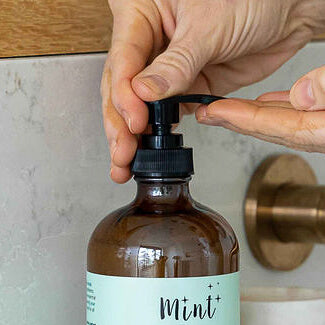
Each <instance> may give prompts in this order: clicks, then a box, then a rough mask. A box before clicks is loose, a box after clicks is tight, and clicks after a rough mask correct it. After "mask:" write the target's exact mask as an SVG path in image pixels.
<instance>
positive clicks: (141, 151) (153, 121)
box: [131, 95, 224, 178]
mask: <svg viewBox="0 0 325 325" xmlns="http://www.w3.org/2000/svg"><path fill="white" fill-rule="evenodd" d="M220 99H224V97H219V96H211V95H185V96H173V97H169V98H165V99H161V100H157V101H154V102H147V103H146V104H147V106H148V109H149V124H150V125H151V126H152V133H151V134H143V135H141V138H140V146H139V148H138V150H137V152H136V155H135V158H134V160H133V162H132V166H131V171H132V173H133V174H134V175H135V176H137V177H148V178H175V177H188V176H190V175H192V174H193V173H194V168H193V150H192V148H186V147H183V136H182V134H178V133H172V132H171V129H172V124H176V123H178V122H179V104H180V103H201V104H206V105H208V104H210V103H212V102H214V101H216V100H220Z"/></svg>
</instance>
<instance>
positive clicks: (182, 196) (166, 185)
mask: <svg viewBox="0 0 325 325" xmlns="http://www.w3.org/2000/svg"><path fill="white" fill-rule="evenodd" d="M190 179H191V178H190V177H188V178H162V179H150V178H142V177H136V178H135V181H136V182H137V195H136V198H135V203H136V204H137V205H138V206H139V207H140V208H142V209H144V210H147V211H149V210H150V211H155V212H159V211H160V212H172V211H177V210H180V209H183V208H184V207H186V206H188V207H189V206H191V205H192V197H191V194H190V191H189V181H190Z"/></svg>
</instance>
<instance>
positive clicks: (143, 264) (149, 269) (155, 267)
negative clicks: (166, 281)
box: [137, 246, 167, 278]
mask: <svg viewBox="0 0 325 325" xmlns="http://www.w3.org/2000/svg"><path fill="white" fill-rule="evenodd" d="M166 260H167V257H164V256H163V251H162V249H161V248H159V247H153V246H147V247H146V246H140V247H139V252H138V258H137V276H138V277H144V278H145V277H148V276H150V277H157V278H163V277H164V276H165V265H166Z"/></svg>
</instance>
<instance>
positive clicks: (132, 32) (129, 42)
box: [110, 0, 159, 133]
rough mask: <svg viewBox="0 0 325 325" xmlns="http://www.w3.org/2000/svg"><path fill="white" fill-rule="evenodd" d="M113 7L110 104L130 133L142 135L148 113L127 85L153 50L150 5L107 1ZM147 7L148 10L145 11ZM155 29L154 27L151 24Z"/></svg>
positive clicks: (153, 35) (120, 0)
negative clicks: (124, 121) (120, 116)
mask: <svg viewBox="0 0 325 325" xmlns="http://www.w3.org/2000/svg"><path fill="white" fill-rule="evenodd" d="M111 2H112V3H114V5H113V6H112V11H113V14H114V26H113V38H112V46H111V50H110V61H111V69H112V70H111V71H112V101H113V104H114V106H115V107H116V109H117V110H118V111H119V113H120V114H121V115H122V116H123V118H124V119H125V120H126V122H127V124H128V126H129V128H130V131H131V132H132V133H141V132H143V131H144V129H145V127H146V125H147V120H148V111H147V107H146V105H145V104H144V103H143V101H142V100H141V99H140V98H139V97H138V96H137V95H136V94H135V92H134V91H133V89H132V86H131V81H132V79H133V77H134V76H135V75H137V74H138V73H139V72H140V71H142V70H143V69H144V67H145V66H146V63H147V60H148V58H149V56H150V53H151V52H152V50H153V47H154V43H155V42H157V40H155V39H154V38H155V36H157V35H156V34H157V31H155V30H154V29H153V26H152V25H153V24H151V22H150V19H149V18H148V17H146V15H149V16H150V10H151V5H150V3H151V1H148V2H147V6H145V5H144V4H143V3H142V2H141V1H139V2H137V1H136V2H133V1H123V0H117V1H111ZM147 7H148V8H147ZM154 25H158V26H159V23H158V24H154Z"/></svg>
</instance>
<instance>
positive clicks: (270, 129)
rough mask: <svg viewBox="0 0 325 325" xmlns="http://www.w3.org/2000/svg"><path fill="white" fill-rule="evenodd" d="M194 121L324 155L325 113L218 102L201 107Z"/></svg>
mask: <svg viewBox="0 0 325 325" xmlns="http://www.w3.org/2000/svg"><path fill="white" fill-rule="evenodd" d="M197 119H198V120H199V122H200V123H204V124H209V125H220V126H224V127H226V128H228V129H231V130H234V131H236V132H239V133H243V134H247V135H252V136H254V137H256V138H260V139H262V140H266V141H269V142H274V143H278V144H283V145H286V146H289V147H293V148H296V149H300V150H305V151H318V152H325V141H324V140H325V112H316V111H315V112H303V111H298V110H295V109H294V108H293V107H292V105H291V104H290V103H289V102H271V101H269V102H260V101H253V100H240V99H227V100H221V101H218V102H214V103H212V104H211V105H209V106H208V107H201V108H200V109H199V110H198V111H197Z"/></svg>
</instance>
